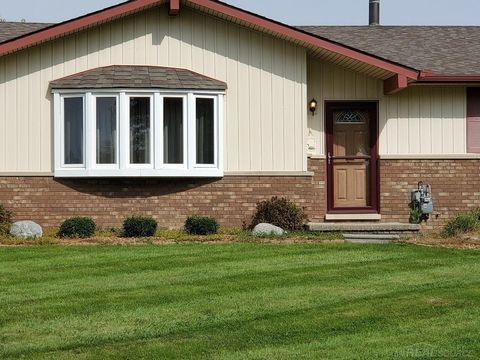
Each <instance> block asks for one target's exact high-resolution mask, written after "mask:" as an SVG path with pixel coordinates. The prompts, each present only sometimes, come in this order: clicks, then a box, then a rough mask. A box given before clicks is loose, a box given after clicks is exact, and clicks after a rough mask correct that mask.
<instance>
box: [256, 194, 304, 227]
mask: <svg viewBox="0 0 480 360" xmlns="http://www.w3.org/2000/svg"><path fill="white" fill-rule="evenodd" d="M306 220H307V217H306V216H305V214H304V212H303V209H302V208H300V207H299V206H297V205H296V204H295V203H293V202H292V201H290V200H288V199H286V198H278V197H276V196H274V197H272V198H271V199H270V200H265V201H261V202H259V203H258V204H257V210H256V212H255V215H253V218H252V222H251V224H250V226H249V228H250V229H253V228H254V227H255V226H256V225H258V224H260V223H269V224H272V225H275V226H279V227H281V228H282V229H284V230H289V231H295V230H302V228H303V225H304V224H305V221H306Z"/></svg>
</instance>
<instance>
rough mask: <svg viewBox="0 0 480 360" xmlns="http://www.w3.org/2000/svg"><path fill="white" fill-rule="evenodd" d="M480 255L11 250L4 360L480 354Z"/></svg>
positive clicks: (210, 248)
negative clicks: (29, 359) (27, 359)
mask: <svg viewBox="0 0 480 360" xmlns="http://www.w3.org/2000/svg"><path fill="white" fill-rule="evenodd" d="M479 260H480V252H478V251H465V250H463V251H462V250H452V249H443V248H431V247H417V246H413V245H388V246H382V245H380V246H365V245H360V246H355V245H343V244H334V245H324V244H320V245H272V244H230V245H201V244H189V245H165V246H153V245H146V246H136V247H135V246H81V247H68V246H63V247H62V246H43V247H41V246H39V247H24V248H0V358H1V359H5V358H40V359H64V358H67V359H68V358H75V359H77V358H79V359H97V358H98V359H105V358H107V359H108V358H112V359H141V358H148V359H150V358H151V359H166V358H178V359H190V358H195V359H198V358H200V359H201V358H203V359H272V358H277V359H292V358H296V359H341V358H353V359H402V358H410V359H411V358H416V359H436V358H443V359H451V358H460V359H461V358H465V359H478V358H480V261H479Z"/></svg>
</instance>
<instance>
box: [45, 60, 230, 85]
mask: <svg viewBox="0 0 480 360" xmlns="http://www.w3.org/2000/svg"><path fill="white" fill-rule="evenodd" d="M50 85H51V87H52V89H114V88H116V89H140V88H141V89H145V88H155V89H166V90H167V89H171V90H211V91H224V90H226V89H227V84H226V83H225V82H223V81H220V80H216V79H213V78H210V77H208V76H205V75H201V74H198V73H196V72H193V71H190V70H187V69H179V68H172V67H161V66H142V65H112V66H105V67H99V68H95V69H92V70H87V71H83V72H81V73H77V74H73V75H70V76H66V77H64V78H61V79H58V80H54V81H51V82H50Z"/></svg>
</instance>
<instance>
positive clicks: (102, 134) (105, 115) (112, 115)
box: [97, 97, 117, 164]
mask: <svg viewBox="0 0 480 360" xmlns="http://www.w3.org/2000/svg"><path fill="white" fill-rule="evenodd" d="M116 154H117V98H115V97H97V164H115V163H116V162H117V161H116Z"/></svg>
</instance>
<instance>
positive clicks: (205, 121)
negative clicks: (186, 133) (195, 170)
mask: <svg viewBox="0 0 480 360" xmlns="http://www.w3.org/2000/svg"><path fill="white" fill-rule="evenodd" d="M213 106H214V101H213V99H197V104H196V111H197V164H214V163H215V159H214V158H215V133H214V129H215V127H214V126H215V125H214V115H213V113H214V111H213Z"/></svg>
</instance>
